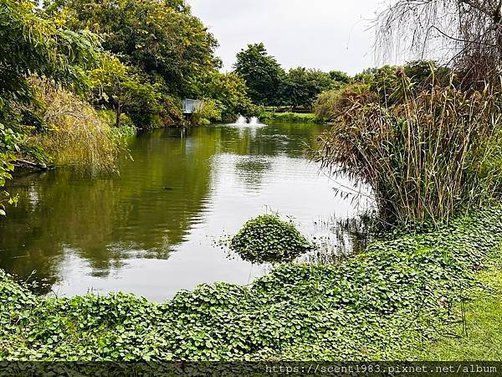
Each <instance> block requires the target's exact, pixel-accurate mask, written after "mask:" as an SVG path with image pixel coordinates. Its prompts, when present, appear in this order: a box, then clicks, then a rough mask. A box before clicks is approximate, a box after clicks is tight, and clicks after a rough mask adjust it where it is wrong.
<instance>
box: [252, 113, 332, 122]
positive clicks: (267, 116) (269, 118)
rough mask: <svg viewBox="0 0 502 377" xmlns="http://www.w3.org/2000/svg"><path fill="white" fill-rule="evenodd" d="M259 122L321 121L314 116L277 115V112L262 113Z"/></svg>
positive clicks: (307, 114)
mask: <svg viewBox="0 0 502 377" xmlns="http://www.w3.org/2000/svg"><path fill="white" fill-rule="evenodd" d="M260 121H261V122H262V123H267V122H278V123H281V122H284V123H320V122H321V121H322V120H321V119H319V118H318V117H317V116H316V115H314V114H310V113H291V112H285V113H278V112H268V111H267V112H262V113H261V114H260Z"/></svg>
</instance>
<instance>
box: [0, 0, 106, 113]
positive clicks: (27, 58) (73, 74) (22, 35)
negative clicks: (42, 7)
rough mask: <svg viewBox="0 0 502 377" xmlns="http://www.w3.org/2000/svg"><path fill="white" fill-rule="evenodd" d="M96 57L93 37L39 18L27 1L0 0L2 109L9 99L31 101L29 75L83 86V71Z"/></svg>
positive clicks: (0, 86) (0, 90) (95, 60)
mask: <svg viewBox="0 0 502 377" xmlns="http://www.w3.org/2000/svg"><path fill="white" fill-rule="evenodd" d="M97 58H98V52H97V40H96V37H95V36H94V35H92V34H90V33H88V32H83V33H77V32H73V31H70V30H67V29H64V28H58V27H56V26H55V25H54V23H53V22H51V21H49V20H44V19H42V18H41V17H40V16H39V15H38V14H37V12H36V8H35V6H34V5H33V3H32V2H30V1H14V0H0V99H1V102H0V106H4V110H5V106H6V105H8V103H7V102H8V101H10V100H16V101H19V100H23V101H29V100H31V99H32V93H31V90H30V85H29V84H28V81H27V77H28V76H29V75H37V76H44V77H47V78H51V79H53V80H54V81H55V82H57V83H59V84H62V85H66V86H74V87H77V88H78V87H82V86H83V85H85V81H86V80H85V76H84V69H85V68H89V67H92V66H94V65H95V64H96V62H97ZM1 113H2V109H1V108H0V114H1ZM4 115H5V113H4Z"/></svg>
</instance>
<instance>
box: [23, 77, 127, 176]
mask: <svg viewBox="0 0 502 377" xmlns="http://www.w3.org/2000/svg"><path fill="white" fill-rule="evenodd" d="M36 85H37V86H38V88H37V91H38V96H39V101H41V102H42V104H43V106H42V108H43V110H42V113H41V118H42V120H43V122H44V124H45V125H46V127H47V129H46V130H45V131H44V132H43V133H35V134H33V135H32V136H30V137H28V138H27V140H26V143H27V144H28V148H29V149H30V148H31V149H33V148H41V149H42V150H43V152H44V153H45V155H46V158H47V159H48V160H49V161H50V162H51V163H53V164H55V165H71V166H74V167H77V168H79V169H81V170H85V171H114V170H115V163H116V161H117V159H118V157H119V155H120V153H121V152H122V151H124V150H125V149H126V147H125V145H124V143H123V138H119V137H117V133H114V132H113V131H112V129H111V127H110V126H109V125H108V124H107V123H106V121H104V120H103V119H102V118H101V117H100V116H99V115H98V113H97V112H96V111H95V110H94V109H93V108H92V106H91V105H89V104H88V103H86V102H83V101H82V100H80V99H79V98H78V97H77V96H76V95H75V94H72V93H70V92H68V91H66V90H64V89H58V88H55V87H54V86H52V85H51V84H50V83H46V82H39V83H38V84H36ZM128 129H129V130H130V129H131V128H128ZM130 133H131V132H130V131H128V132H127V134H130Z"/></svg>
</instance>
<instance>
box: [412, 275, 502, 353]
mask: <svg viewBox="0 0 502 377" xmlns="http://www.w3.org/2000/svg"><path fill="white" fill-rule="evenodd" d="M479 278H480V282H481V283H482V284H483V287H478V288H476V289H475V291H473V292H472V293H471V296H472V297H474V299H473V300H472V301H470V302H468V303H466V305H465V308H464V310H465V312H464V315H465V322H462V323H461V324H458V325H457V326H456V328H455V329H454V330H453V333H455V334H457V336H450V337H443V338H440V339H438V340H436V341H433V342H432V343H430V344H428V345H427V347H425V349H424V350H423V351H422V352H421V353H419V354H418V355H416V356H418V358H419V359H422V360H438V361H456V360H487V361H488V360H490V361H500V360H502V268H500V266H499V267H492V268H491V269H489V270H487V271H484V272H482V273H481V274H480V276H479ZM459 314H461V313H459ZM464 324H465V326H464ZM409 356H410V357H411V356H413V355H409Z"/></svg>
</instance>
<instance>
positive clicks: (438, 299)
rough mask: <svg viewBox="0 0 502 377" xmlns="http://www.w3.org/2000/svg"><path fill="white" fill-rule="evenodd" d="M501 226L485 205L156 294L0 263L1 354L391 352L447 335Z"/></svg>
mask: <svg viewBox="0 0 502 377" xmlns="http://www.w3.org/2000/svg"><path fill="white" fill-rule="evenodd" d="M501 231H502V210H501V209H490V210H486V211H482V212H480V213H478V214H477V215H476V216H475V217H465V218H462V219H459V220H457V221H455V222H454V223H453V224H452V225H451V226H450V227H448V228H445V229H443V230H440V231H437V232H434V233H429V234H424V235H416V236H412V235H409V236H403V237H401V238H399V239H395V240H393V241H385V242H376V243H373V244H372V245H370V246H369V247H368V249H367V250H366V252H364V253H362V254H360V255H357V256H355V257H353V258H350V259H348V260H346V261H345V262H341V263H339V264H337V265H316V264H292V263H289V264H283V265H280V266H278V267H276V268H274V269H273V270H272V271H271V273H269V274H268V275H266V276H264V277H262V278H260V279H257V280H256V281H255V282H254V283H253V284H252V285H250V286H238V285H231V284H223V283H220V284H215V285H212V286H209V285H202V286H199V287H198V288H197V289H196V290H195V291H193V292H180V293H179V294H178V295H176V297H175V298H174V299H173V300H171V301H168V302H166V303H163V304H157V303H152V302H149V301H147V300H146V299H142V298H138V297H135V296H130V295H125V294H113V295H109V296H103V297H99V296H95V295H86V296H78V297H73V298H43V297H36V296H34V295H33V294H31V293H29V292H28V291H27V290H26V289H25V288H23V287H21V286H20V285H18V284H16V283H14V282H13V281H12V279H11V278H10V277H9V276H7V275H5V274H4V273H2V274H1V275H0V321H1V323H0V358H1V359H11V360H19V359H21V360H26V359H30V360H95V361H97V360H171V359H187V360H201V359H203V360H207V359H210V360H240V359H254V360H257V359H262V360H263V359H267V360H275V359H282V360H284V359H290V360H291V359H292V360H312V359H314V360H319V359H325V360H331V359H346V360H347V359H352V360H354V359H359V360H362V359H375V360H376V359H394V358H399V356H400V355H401V354H402V353H403V352H404V351H403V350H405V349H408V350H409V349H411V354H413V349H416V348H418V347H421V345H422V344H423V342H425V341H428V340H429V339H431V338H434V337H437V336H444V333H443V330H444V329H446V326H448V323H450V322H452V321H454V320H456V319H457V318H453V317H452V314H450V313H456V312H458V311H456V310H451V309H452V307H453V306H456V305H459V302H460V301H461V300H462V299H464V298H465V297H463V295H464V293H463V292H469V290H467V288H469V287H472V286H473V285H474V284H476V278H475V277H476V275H475V271H476V270H479V269H480V268H481V267H482V263H483V261H484V260H485V258H486V257H487V256H488V254H489V253H491V252H492V251H493V250H496V249H497V248H498V246H499V243H500V240H501V236H500V234H501ZM409 354H410V353H408V355H409Z"/></svg>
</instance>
